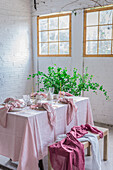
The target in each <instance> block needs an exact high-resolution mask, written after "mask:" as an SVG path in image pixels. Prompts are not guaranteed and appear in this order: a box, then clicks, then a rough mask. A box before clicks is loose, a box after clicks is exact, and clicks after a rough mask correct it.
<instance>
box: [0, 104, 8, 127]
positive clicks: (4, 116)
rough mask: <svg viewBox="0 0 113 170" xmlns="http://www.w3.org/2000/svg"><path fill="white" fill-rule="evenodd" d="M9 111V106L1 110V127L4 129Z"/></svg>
mask: <svg viewBox="0 0 113 170" xmlns="http://www.w3.org/2000/svg"><path fill="white" fill-rule="evenodd" d="M8 110H9V108H8V107H7V106H4V107H2V108H0V125H1V126H2V127H4V128H5V127H6V123H7V113H8Z"/></svg>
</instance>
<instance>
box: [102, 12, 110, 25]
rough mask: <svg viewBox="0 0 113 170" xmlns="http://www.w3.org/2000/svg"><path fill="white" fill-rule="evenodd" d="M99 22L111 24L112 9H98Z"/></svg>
mask: <svg viewBox="0 0 113 170" xmlns="http://www.w3.org/2000/svg"><path fill="white" fill-rule="evenodd" d="M100 24H112V10H107V11H100Z"/></svg>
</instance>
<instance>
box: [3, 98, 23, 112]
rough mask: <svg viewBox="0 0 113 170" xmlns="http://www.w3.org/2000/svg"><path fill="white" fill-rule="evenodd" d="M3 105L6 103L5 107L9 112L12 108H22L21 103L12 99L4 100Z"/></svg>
mask: <svg viewBox="0 0 113 170" xmlns="http://www.w3.org/2000/svg"><path fill="white" fill-rule="evenodd" d="M4 103H6V106H7V107H8V108H9V111H11V110H12V109H13V108H14V107H16V108H20V107H23V102H21V101H20V100H17V99H14V98H7V99H5V101H4Z"/></svg>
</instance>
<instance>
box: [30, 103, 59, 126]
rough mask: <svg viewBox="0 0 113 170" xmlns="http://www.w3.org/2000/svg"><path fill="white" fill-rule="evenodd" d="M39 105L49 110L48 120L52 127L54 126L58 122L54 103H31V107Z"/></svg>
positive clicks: (34, 107)
mask: <svg viewBox="0 0 113 170" xmlns="http://www.w3.org/2000/svg"><path fill="white" fill-rule="evenodd" d="M37 107H42V108H44V109H45V110H46V111H47V115H48V122H49V124H50V126H51V128H53V127H54V126H55V123H56V116H55V111H54V108H53V107H52V105H51V104H49V103H37V104H36V105H31V109H36V108H37Z"/></svg>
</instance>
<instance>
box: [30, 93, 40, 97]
mask: <svg viewBox="0 0 113 170" xmlns="http://www.w3.org/2000/svg"><path fill="white" fill-rule="evenodd" d="M37 94H38V93H37V92H34V93H31V95H30V96H31V97H36V95H37Z"/></svg>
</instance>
